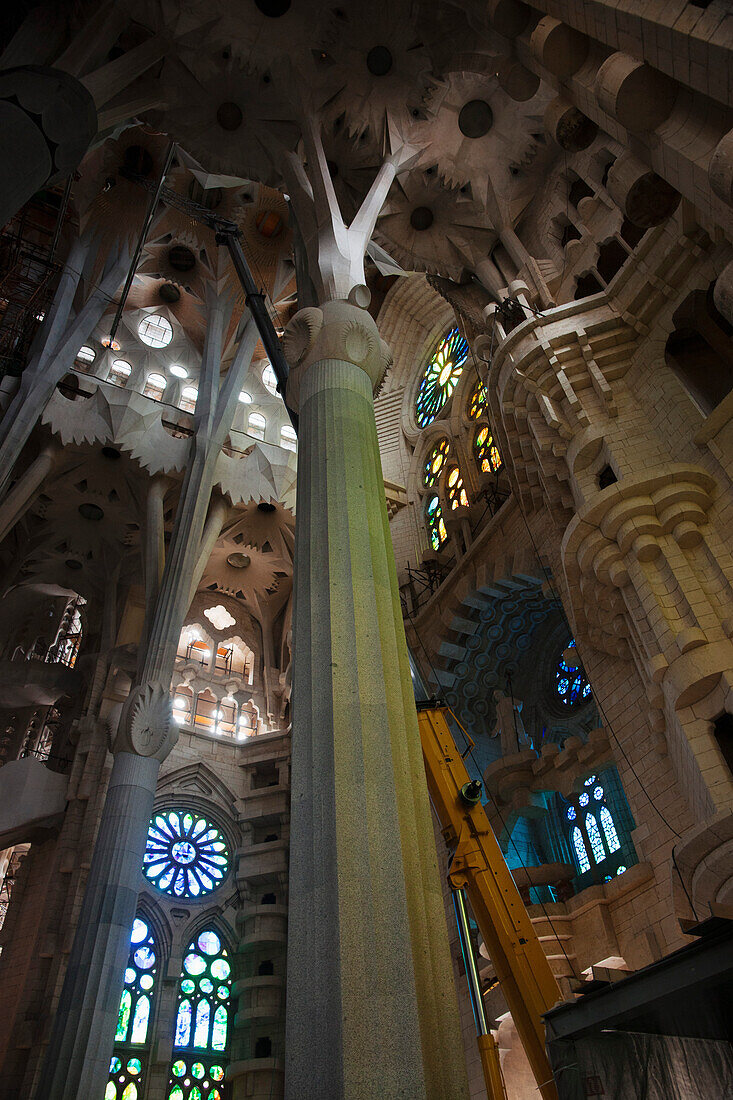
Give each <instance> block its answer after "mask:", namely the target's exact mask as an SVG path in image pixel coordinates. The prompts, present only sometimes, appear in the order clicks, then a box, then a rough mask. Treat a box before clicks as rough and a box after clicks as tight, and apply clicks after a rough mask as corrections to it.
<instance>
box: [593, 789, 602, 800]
mask: <svg viewBox="0 0 733 1100" xmlns="http://www.w3.org/2000/svg"><path fill="white" fill-rule="evenodd" d="M593 797H594V798H595V800H596V802H600V801H601V799H602V798H603V787H596V788H595V790H594V791H593Z"/></svg>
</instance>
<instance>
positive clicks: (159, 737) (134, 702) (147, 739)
mask: <svg viewBox="0 0 733 1100" xmlns="http://www.w3.org/2000/svg"><path fill="white" fill-rule="evenodd" d="M172 719H173V715H172V705H171V697H170V691H169V690H168V689H167V688H165V687H164V686H163V685H162V684H158V683H148V684H138V685H137V686H136V687H133V689H132V691H131V692H130V694H129V695H128V697H127V699H126V700H125V703H124V705H123V707H122V711H121V713H120V719H119V723H118V726H117V731H116V733H115V734H114V735H113V746H112V747H113V751H114V752H133V753H136V754H137V755H138V756H154V757H156V758H157V759H158V760H164V759H165V758H166V756H167V755H168V753H169V752H170V751H171V749H172V748H173V746H174V745H175V743H176V741H177V740H178V730H177V728H176V726H175V725H174V724H173V720H172Z"/></svg>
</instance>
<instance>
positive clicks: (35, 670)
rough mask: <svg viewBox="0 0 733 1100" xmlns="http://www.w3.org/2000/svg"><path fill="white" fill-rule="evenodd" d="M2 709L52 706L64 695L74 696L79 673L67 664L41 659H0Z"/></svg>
mask: <svg viewBox="0 0 733 1100" xmlns="http://www.w3.org/2000/svg"><path fill="white" fill-rule="evenodd" d="M0 681H1V682H2V685H3V704H2V705H3V708H13V707H50V706H53V704H54V703H55V702H56V701H57V700H58V699H60V698H61V696H62V695H74V694H75V692H76V691H77V689H78V684H79V673H78V671H77V670H76V669H73V668H67V667H66V665H62V664H56V663H52V662H47V661H41V660H34V659H30V660H21V661H18V660H16V661H11V660H2V661H0Z"/></svg>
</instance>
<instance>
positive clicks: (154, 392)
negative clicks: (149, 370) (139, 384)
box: [143, 374, 166, 401]
mask: <svg viewBox="0 0 733 1100" xmlns="http://www.w3.org/2000/svg"><path fill="white" fill-rule="evenodd" d="M165 387H166V380H165V378H164V377H163V375H162V374H149V375H148V378H147V381H146V383H145V389H144V390H143V397H152V399H153V401H160V400H161V399H162V397H163V394H164V393H165Z"/></svg>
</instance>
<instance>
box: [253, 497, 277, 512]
mask: <svg viewBox="0 0 733 1100" xmlns="http://www.w3.org/2000/svg"><path fill="white" fill-rule="evenodd" d="M257 507H258V508H259V510H260V511H261V512H274V511H275V505H274V504H270V503H269V502H268V501H266V500H261V501H260V503H259V504H258V505H257Z"/></svg>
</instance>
